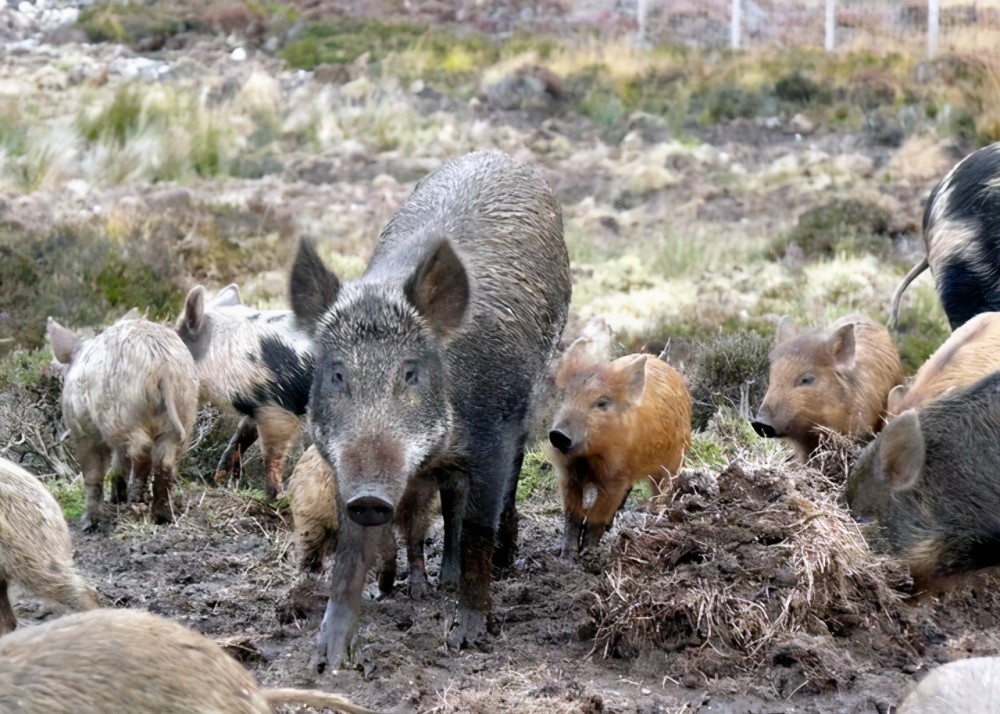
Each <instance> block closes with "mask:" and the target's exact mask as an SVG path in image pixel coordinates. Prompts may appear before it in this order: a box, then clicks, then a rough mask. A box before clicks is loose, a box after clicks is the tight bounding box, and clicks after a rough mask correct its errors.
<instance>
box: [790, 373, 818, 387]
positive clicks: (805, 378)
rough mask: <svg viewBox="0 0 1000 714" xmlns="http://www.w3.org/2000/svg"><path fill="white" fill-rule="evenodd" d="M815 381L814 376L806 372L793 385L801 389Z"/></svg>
mask: <svg viewBox="0 0 1000 714" xmlns="http://www.w3.org/2000/svg"><path fill="white" fill-rule="evenodd" d="M815 381H816V375H815V374H813V373H812V372H806V373H805V374H803V375H802V376H801V377H799V380H798V381H797V382H796V383H795V384H796V386H798V387H803V386H805V385H807V384H812V383H813V382H815Z"/></svg>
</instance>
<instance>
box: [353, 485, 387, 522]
mask: <svg viewBox="0 0 1000 714" xmlns="http://www.w3.org/2000/svg"><path fill="white" fill-rule="evenodd" d="M394 510H395V508H394V507H393V505H392V502H391V501H390V500H389V499H387V498H386V497H385V496H384V495H383V494H381V493H378V492H377V491H367V492H365V493H361V494H358V495H357V496H355V497H354V498H352V499H351V500H350V501H348V502H347V515H348V516H350V518H351V520H352V521H354V522H355V523H357V524H358V525H361V526H384V525H385V524H386V523H388V522H389V521H391V520H392V514H393V511H394Z"/></svg>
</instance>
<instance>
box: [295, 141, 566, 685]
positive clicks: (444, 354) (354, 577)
mask: <svg viewBox="0 0 1000 714" xmlns="http://www.w3.org/2000/svg"><path fill="white" fill-rule="evenodd" d="M290 292H291V302H292V308H293V310H294V312H295V315H296V317H297V318H298V319H299V320H300V322H301V323H302V324H303V325H306V326H308V327H309V328H310V330H311V331H312V337H313V342H314V345H315V356H316V365H315V371H314V374H313V384H312V391H311V393H310V399H309V423H310V430H311V434H312V439H313V442H314V443H315V445H316V448H317V449H318V450H319V452H320V453H321V454H322V455H323V458H325V459H326V460H327V462H328V463H329V464H330V465H331V466H332V467H333V468H334V470H335V471H336V473H337V480H338V488H339V494H338V497H339V499H340V502H341V503H342V508H343V512H344V513H346V518H341V523H340V536H339V541H338V543H337V555H336V562H335V565H334V570H333V583H332V588H331V596H330V600H329V603H328V606H327V611H326V616H325V617H324V620H323V626H322V629H321V634H320V638H319V652H318V653H317V656H318V659H317V662H316V663H317V664H318V666H319V667H320V668H322V667H323V666H325V663H326V661H328V660H329V661H333V662H334V663H335V664H336V663H337V662H339V661H340V660H341V659H342V656H343V655H344V653H345V651H346V646H347V643H348V636H349V634H350V632H351V630H352V628H353V624H354V621H355V619H356V617H357V611H358V607H359V601H360V594H361V587H362V585H363V584H364V573H365V572H367V570H368V569H369V567H370V565H371V563H372V560H373V556H374V550H375V547H376V544H377V542H378V535H379V533H380V530H379V529H388V528H391V521H392V518H393V514H394V512H395V510H396V508H397V507H398V506H399V503H400V499H401V498H402V496H403V493H404V492H405V491H406V488H407V484H409V483H410V482H411V481H412V480H413V479H417V478H433V479H434V480H435V481H436V482H437V483H438V485H439V489H440V494H441V510H442V515H443V516H444V527H445V533H444V557H443V563H442V566H441V579H442V581H443V582H444V583H446V584H452V585H457V586H458V611H457V615H456V617H455V618H454V620H453V621H452V622H451V625H450V629H449V632H448V635H447V640H448V643H449V644H450V645H451V646H454V647H461V646H462V645H463V644H471V643H474V642H476V641H478V640H480V639H481V638H482V637H484V636H485V634H486V625H487V615H488V613H489V610H490V602H491V601H490V582H491V580H492V577H491V565H492V563H491V561H492V560H493V559H494V555H495V554H494V543H495V541H497V545H498V548H497V553H498V557H497V560H499V561H501V562H502V561H505V560H507V559H511V558H512V556H513V545H514V539H515V535H516V533H515V530H516V528H515V526H516V520H515V513H514V492H515V487H516V484H517V475H518V473H519V471H520V465H521V461H522V458H523V454H524V442H525V434H526V430H527V423H526V421H527V420H526V416H527V414H528V409H529V401H530V396H531V394H532V389H533V387H534V385H535V383H536V382H537V380H538V379H539V377H540V376H541V375H542V373H543V371H544V370H545V367H546V364H547V361H548V360H549V358H550V356H551V354H552V351H553V349H554V346H555V345H556V344H558V341H559V337H560V333H561V331H562V328H563V325H564V324H565V321H566V313H567V310H568V306H569V297H570V277H569V259H568V256H567V253H566V245H565V243H564V242H563V237H562V214H561V210H560V208H559V204H558V203H557V202H556V200H555V198H554V196H553V195H552V192H551V191H550V189H549V188H548V186H547V185H546V184H545V181H544V179H543V178H542V177H541V175H540V174H539V173H538V172H537V171H535V170H534V169H532V168H530V167H528V166H523V165H520V164H516V163H514V162H513V161H512V160H511V159H510V158H509V157H507V156H505V155H504V154H501V153H499V152H476V153H472V154H467V155H465V156H462V157H459V158H457V159H454V160H451V161H448V162H447V163H445V164H444V165H443V166H442V167H441V168H439V169H438V170H436V171H434V172H433V173H431V174H430V175H428V176H427V177H425V178H424V179H423V180H421V181H420V182H419V183H418V184H417V187H416V188H415V189H414V191H413V194H412V195H411V196H410V197H409V198H408V199H407V201H406V203H405V204H404V205H403V206H402V207H401V208H400V209H399V211H397V213H396V215H395V216H393V218H392V220H391V221H390V222H389V223H388V224H387V225H386V227H385V228H384V229H383V230H382V233H381V235H380V237H379V242H378V245H377V246H376V247H375V251H374V254H373V255H372V258H371V261H370V262H369V264H368V268H367V269H366V270H365V273H364V275H363V276H362V277H361V278H359V279H358V280H356V281H353V282H349V283H344V284H342V283H341V282H340V280H338V279H337V277H336V276H334V275H333V274H331V273H330V272H329V271H328V270H327V269H326V267H325V266H324V265H323V262H322V260H321V259H320V258H319V256H318V255H317V254H316V251H315V249H314V248H313V247H312V245H311V244H310V243H308V242H303V243H301V244H300V246H299V251H298V254H297V256H296V258H295V263H294V266H293V268H292V276H291V289H290ZM501 513H503V514H504V518H503V519H501ZM498 526H499V527H501V530H502V532H501V533H500V537H499V539H498V538H497V529H498Z"/></svg>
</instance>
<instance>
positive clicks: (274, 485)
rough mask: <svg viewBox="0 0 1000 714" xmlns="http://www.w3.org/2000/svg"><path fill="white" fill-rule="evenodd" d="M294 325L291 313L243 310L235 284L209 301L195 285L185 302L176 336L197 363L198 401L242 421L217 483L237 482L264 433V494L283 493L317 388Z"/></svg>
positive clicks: (306, 344) (305, 342)
mask: <svg viewBox="0 0 1000 714" xmlns="http://www.w3.org/2000/svg"><path fill="white" fill-rule="evenodd" d="M294 323H295V318H294V316H293V315H292V313H291V311H290V310H266V311H262V310H256V309H254V308H251V307H247V306H246V305H243V303H242V302H241V301H240V290H239V287H238V286H237V285H236V284H235V283H233V284H230V285H227V286H226V287H224V288H223V289H222V290H220V291H219V292H218V293H216V294H215V296H214V297H212V298H210V299H206V297H205V288H204V287H202V286H201V285H197V286H195V287H194V288H192V289H191V291H190V292H189V293H188V295H187V299H186V300H185V301H184V313H183V314H182V315H181V317H180V318H179V319H178V320H177V334H178V335H180V337H181V340H183V341H184V344H185V345H187V347H188V349H189V350H190V351H191V356H192V357H193V358H194V363H195V366H196V367H197V370H198V380H199V383H200V384H201V396H202V397H203V398H204V399H206V400H207V401H210V402H212V403H213V404H216V405H217V406H232V408H234V409H235V410H236V411H238V412H239V413H241V414H243V415H244V417H243V419H242V420H241V421H240V424H239V427H238V428H237V430H236V433H235V434H234V435H233V438H232V439H231V440H230V442H229V445H228V446H227V447H226V449H225V450H224V451H223V452H222V456H221V458H220V459H219V465H218V467H217V468H216V471H215V482H216V483H223V482H225V481H228V480H230V479H232V478H234V477H236V478H238V477H239V471H240V458H241V455H242V454H243V453H244V452H246V450H247V449H249V448H250V446H251V445H252V444H253V443H254V442H255V441H256V440H257V436H258V432H259V434H260V441H261V452H262V454H263V456H264V472H265V474H266V476H267V486H266V488H267V493H268V495H269V496H271V497H274V496H276V495H278V494H279V493H281V489H282V473H283V472H284V467H285V458H286V456H287V455H288V449H289V446H290V445H291V442H292V439H293V438H294V437H295V434H296V433H297V432H298V430H299V426H300V425H301V417H302V416H303V415H304V414H305V413H306V404H307V403H308V401H309V385H310V383H311V382H312V354H311V353H310V350H311V347H312V345H311V342H310V340H309V337H308V335H305V334H304V333H302V332H300V331H299V330H298V329H297V328H296V326H295V324H294Z"/></svg>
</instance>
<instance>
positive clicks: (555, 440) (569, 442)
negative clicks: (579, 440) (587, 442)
mask: <svg viewBox="0 0 1000 714" xmlns="http://www.w3.org/2000/svg"><path fill="white" fill-rule="evenodd" d="M549 442H550V443H551V444H552V445H553V446H554V447H556V448H557V449H559V451H561V452H562V453H564V454H568V453H569V452H570V451H572V450H573V437H571V436H570V435H569V434H567V433H566V432H564V431H560V430H559V429H553V430H552V431H550V432H549Z"/></svg>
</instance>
